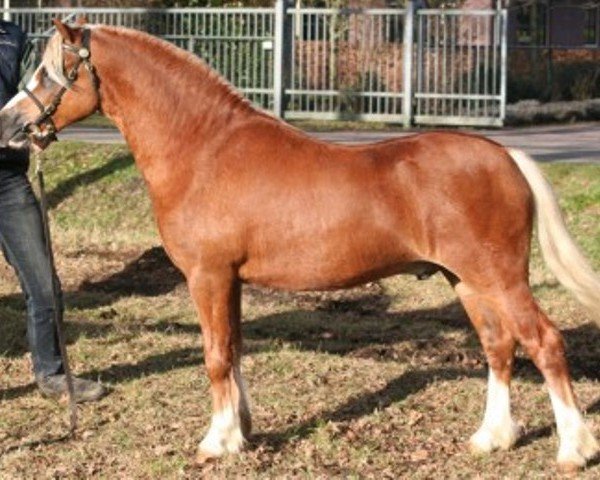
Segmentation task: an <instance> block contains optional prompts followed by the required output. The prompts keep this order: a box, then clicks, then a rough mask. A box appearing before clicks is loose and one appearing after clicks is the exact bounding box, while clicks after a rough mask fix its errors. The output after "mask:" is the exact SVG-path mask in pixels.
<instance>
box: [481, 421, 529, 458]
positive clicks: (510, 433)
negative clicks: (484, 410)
mask: <svg viewBox="0 0 600 480" xmlns="http://www.w3.org/2000/svg"><path fill="white" fill-rule="evenodd" d="M520 434H521V427H519V425H518V424H516V423H514V422H512V423H511V425H510V426H509V428H500V427H496V428H494V429H487V428H484V427H481V428H480V429H479V430H477V432H476V433H475V434H474V435H473V436H472V437H471V438H470V440H469V449H470V451H471V453H472V454H474V455H487V454H488V453H491V452H493V451H494V450H509V449H510V448H512V447H513V446H514V444H515V443H517V440H518V438H519V435H520Z"/></svg>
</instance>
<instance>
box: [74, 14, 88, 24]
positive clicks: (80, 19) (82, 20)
mask: <svg viewBox="0 0 600 480" xmlns="http://www.w3.org/2000/svg"><path fill="white" fill-rule="evenodd" d="M86 23H88V19H87V17H86V16H85V15H79V16H78V17H77V20H75V25H77V26H79V27H82V26H83V25H85V24H86Z"/></svg>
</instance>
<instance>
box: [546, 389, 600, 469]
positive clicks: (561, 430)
mask: <svg viewBox="0 0 600 480" xmlns="http://www.w3.org/2000/svg"><path fill="white" fill-rule="evenodd" d="M550 400H551V402H552V408H553V410H554V415H555V417H556V427H557V429H558V436H559V437H560V447H559V449H558V458H557V460H558V462H559V463H572V464H574V465H578V466H583V465H585V463H586V460H587V459H589V458H592V457H593V456H595V455H596V454H597V453H598V450H599V447H598V442H597V441H596V439H595V438H594V436H593V435H592V433H591V431H590V430H589V428H588V427H587V425H586V424H585V422H584V421H583V417H582V415H581V413H580V412H579V410H578V409H577V408H576V407H573V406H569V405H567V404H565V403H564V402H563V401H562V399H561V398H560V397H559V396H558V395H557V394H556V393H554V392H553V391H552V390H550Z"/></svg>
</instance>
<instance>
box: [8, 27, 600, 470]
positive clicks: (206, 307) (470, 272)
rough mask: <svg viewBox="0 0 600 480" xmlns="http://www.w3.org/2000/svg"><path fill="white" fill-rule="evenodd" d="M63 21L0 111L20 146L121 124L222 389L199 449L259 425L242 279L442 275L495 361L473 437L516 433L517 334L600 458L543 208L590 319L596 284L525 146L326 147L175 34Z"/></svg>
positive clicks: (563, 434) (562, 457) (569, 441)
mask: <svg viewBox="0 0 600 480" xmlns="http://www.w3.org/2000/svg"><path fill="white" fill-rule="evenodd" d="M55 24H56V27H57V30H58V33H57V34H56V35H55V36H53V37H52V39H51V40H50V42H49V45H48V47H47V49H46V52H45V54H44V58H43V62H42V64H41V65H40V67H39V68H38V70H37V71H36V73H35V75H34V77H33V78H32V79H31V81H30V82H29V85H28V92H20V93H19V94H17V95H16V96H15V97H14V98H13V99H12V100H11V101H10V102H9V103H8V104H7V105H6V106H5V108H4V109H3V110H2V111H1V112H0V128H1V132H0V145H9V144H12V145H16V144H18V143H19V142H22V141H25V140H24V139H25V135H24V134H23V133H24V132H25V133H27V134H28V135H27V137H28V139H29V140H30V141H32V142H33V144H34V145H37V147H38V148H41V147H44V146H45V145H46V144H47V143H48V141H49V140H51V134H52V130H53V129H54V128H56V129H57V130H60V129H61V128H63V127H65V126H66V125H69V124H70V123H73V122H75V121H76V120H79V119H81V118H83V117H86V116H88V115H89V114H91V113H93V112H94V111H95V110H97V109H101V110H102V112H103V113H104V114H105V115H106V116H108V117H109V118H111V119H112V120H113V121H114V122H115V124H116V125H117V126H118V128H119V129H120V130H121V132H122V133H123V134H124V136H125V138H126V140H127V142H128V144H129V146H130V148H131V150H132V152H133V155H134V157H135V161H136V164H137V166H138V168H139V169H140V171H141V172H142V175H143V177H144V179H145V182H146V184H147V186H148V190H149V192H150V196H151V198H152V204H153V208H154V213H155V216H156V221H157V223H158V226H159V229H160V235H161V238H162V241H163V243H164V247H165V249H166V251H167V252H168V254H169V256H170V258H171V259H172V261H173V262H174V263H175V265H177V267H178V268H179V269H181V271H182V272H183V273H184V274H185V277H186V279H187V284H188V286H189V291H190V294H191V296H192V299H193V301H194V304H195V307H196V309H197V312H198V316H199V319H200V325H201V328H202V333H203V338H204V352H205V363H206V368H207V371H208V376H209V377H210V382H211V392H212V400H213V416H212V421H211V424H210V428H209V429H208V432H207V434H206V436H205V437H204V439H203V440H202V441H201V442H200V445H199V453H198V457H199V459H200V460H202V459H206V458H209V457H219V456H221V455H224V454H227V453H235V452H238V451H240V449H241V448H242V446H243V444H244V441H245V439H246V438H247V437H248V435H249V433H250V425H251V423H250V412H249V409H248V403H247V399H246V394H245V391H244V382H243V380H242V374H241V372H240V357H241V353H242V352H241V343H242V339H241V328H240V292H241V285H242V283H244V282H251V283H255V284H259V285H268V286H271V287H276V288H283V289H290V290H319V289H334V288H344V287H350V286H353V285H357V284H360V283H363V282H367V281H372V280H375V279H378V278H382V277H386V276H390V275H395V274H399V273H411V274H417V275H419V276H421V275H428V274H432V273H435V272H437V271H440V272H441V273H442V274H443V275H445V277H446V278H447V279H448V280H449V282H450V283H451V285H452V286H453V288H454V289H455V290H456V293H457V295H458V296H459V298H460V300H461V302H462V304H463V305H464V307H465V309H466V311H467V313H468V315H469V318H470V319H471V322H472V323H473V325H474V326H475V328H476V329H477V332H478V334H479V337H480V339H481V343H482V345H483V348H484V350H485V353H486V356H487V360H488V362H489V367H490V370H489V386H488V388H489V390H488V395H487V405H486V410H485V415H484V418H483V423H482V425H481V427H480V428H479V430H477V432H476V433H475V434H474V435H473V436H472V437H471V441H470V443H471V447H472V449H473V450H474V451H476V452H490V451H492V450H495V449H507V448H510V447H511V446H512V445H514V443H515V441H516V440H517V437H518V434H519V429H518V427H517V424H516V423H515V421H514V420H513V419H512V417H511V412H510V399H509V383H510V379H511V370H512V366H513V355H514V351H515V346H516V344H517V342H518V343H520V344H521V345H522V346H523V348H524V349H525V351H526V352H527V353H528V354H529V355H530V356H531V358H532V359H533V361H534V363H535V365H536V366H537V367H538V368H539V370H540V371H541V373H542V374H543V376H544V378H545V380H546V383H547V386H548V389H549V393H550V398H551V401H552V406H553V408H554V413H555V416H556V422H557V425H558V435H559V436H560V447H559V451H558V462H559V463H560V464H561V466H562V467H565V468H576V467H581V466H583V465H585V463H586V461H588V460H589V459H590V458H592V457H593V456H594V455H596V453H597V452H598V443H597V442H596V440H595V439H594V436H593V435H592V433H591V431H590V430H589V428H588V427H587V426H586V424H585V423H584V420H583V418H582V415H581V413H580V411H579V409H578V407H577V404H576V400H575V397H574V394H573V390H572V387H571V380H570V377H569V373H568V369H567V364H566V361H565V353H564V346H563V340H562V337H561V334H560V333H559V331H558V330H557V328H556V327H555V326H554V325H553V324H552V323H551V322H550V320H549V319H548V318H547V316H546V315H545V314H544V312H542V311H541V310H540V308H539V307H538V305H537V303H536V301H535V300H534V298H533V297H532V294H531V289H530V287H529V283H528V262H529V249H530V242H531V235H532V223H533V219H534V214H535V213H537V218H538V225H539V238H540V242H541V248H542V251H543V253H544V255H545V258H546V261H547V263H548V265H549V266H550V268H551V269H552V271H553V272H554V273H555V274H556V276H557V277H558V279H559V280H560V281H561V282H562V283H563V284H564V285H565V286H566V287H567V288H569V289H570V290H572V291H573V292H574V294H575V295H576V296H577V298H578V299H579V300H580V301H581V302H582V303H583V304H585V305H587V306H588V307H589V308H590V309H592V311H593V312H594V313H598V312H599V311H600V281H599V278H598V276H596V274H595V273H594V272H593V271H592V269H591V267H590V266H589V264H588V262H587V261H586V260H585V258H584V257H583V256H582V254H581V253H580V251H579V249H578V248H577V246H576V245H575V243H574V242H573V240H572V239H571V237H570V236H569V234H568V232H567V230H566V228H565V226H564V223H563V220H562V217H561V213H560V210H559V208H558V205H557V202H556V199H555V197H554V194H553V193H552V190H551V188H550V186H549V185H548V184H547V183H546V181H545V180H544V178H543V177H542V175H541V174H540V171H539V170H538V168H537V167H536V165H535V163H534V162H533V161H532V160H531V159H530V158H528V157H527V156H526V155H525V154H524V153H523V152H521V151H518V150H508V149H506V148H504V147H502V146H501V145H498V144H497V143H494V142H492V141H490V140H487V139H485V138H482V137H479V136H476V135H467V134H462V133H450V132H431V133H424V134H421V135H414V136H409V137H405V138H402V139H397V140H389V141H385V142H380V143H375V144H369V145H359V146H342V145H333V144H329V143H325V142H322V141H318V140H315V139H312V138H310V137H308V136H307V135H306V134H304V133H303V132H301V131H299V130H296V129H294V128H293V127H291V126H289V125H287V124H285V123H284V122H282V121H280V120H278V119H276V118H273V117H271V116H269V115H267V114H265V113H262V112H259V111H257V110H256V109H255V108H253V107H252V106H251V105H250V104H249V103H248V102H247V101H246V100H244V99H243V98H242V97H241V96H240V95H239V94H238V93H236V92H235V91H234V90H233V89H232V88H231V87H230V86H229V85H228V84H227V83H226V82H225V81H224V80H223V79H221V78H220V77H219V76H218V75H217V74H216V73H215V72H213V71H211V70H210V68H209V67H208V66H207V65H206V64H205V63H203V62H202V61H201V60H199V59H198V58H196V57H195V56H193V55H191V54H190V53H187V52H185V51H183V50H180V49H178V48H176V47H174V46H172V45H170V44H168V43H166V42H163V41H161V40H158V39H156V38H153V37H151V36H149V35H147V34H144V33H141V32H138V31H134V30H128V29H123V28H113V27H108V26H98V25H96V26H87V25H74V26H67V25H65V24H63V23H61V22H58V21H56V22H55ZM90 52H91V54H90ZM47 106H52V107H51V108H50V109H45V107H47ZM40 110H44V111H43V112H42V113H40Z"/></svg>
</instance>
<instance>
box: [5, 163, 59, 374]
mask: <svg viewBox="0 0 600 480" xmlns="http://www.w3.org/2000/svg"><path fill="white" fill-rule="evenodd" d="M0 245H1V246H2V251H3V252H4V256H5V257H6V260H7V261H8V263H10V264H11V265H12V267H13V268H14V269H15V271H16V273H17V276H18V278H19V282H20V284H21V289H22V290H23V294H24V295H25V301H26V305H27V339H28V341H29V348H30V350H31V354H32V358H33V371H34V373H35V376H36V377H44V376H48V375H53V374H57V373H62V372H63V366H62V357H61V355H60V349H59V347H58V339H57V334H56V328H55V325H54V301H53V291H52V277H53V275H54V276H55V275H56V273H55V272H54V271H53V270H52V268H51V265H50V259H49V258H48V255H47V254H46V244H45V240H44V229H43V224H42V217H41V212H40V207H39V204H38V202H37V199H36V197H35V195H34V194H33V191H32V188H31V184H30V183H29V179H28V178H27V175H26V174H25V173H24V172H21V171H18V170H11V169H1V168H0ZM57 285H60V284H59V283H58V279H57ZM59 290H60V287H59ZM59 309H60V314H61V315H62V310H63V307H62V293H61V294H60V295H59Z"/></svg>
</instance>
